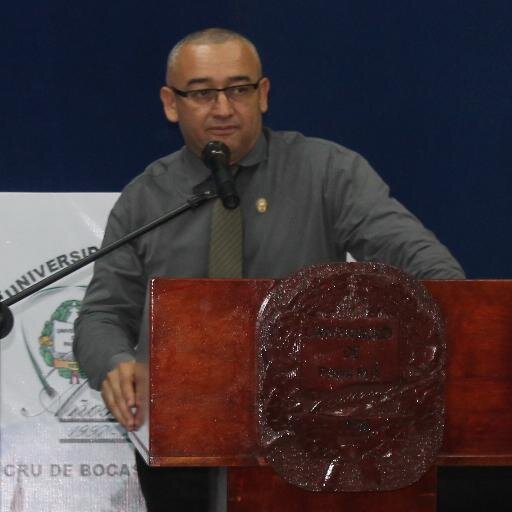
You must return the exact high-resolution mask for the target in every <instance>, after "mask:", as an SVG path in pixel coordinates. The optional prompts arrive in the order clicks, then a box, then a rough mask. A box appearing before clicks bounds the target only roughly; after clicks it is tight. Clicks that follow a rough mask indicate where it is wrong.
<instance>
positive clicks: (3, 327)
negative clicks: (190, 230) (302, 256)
mask: <svg viewBox="0 0 512 512" xmlns="http://www.w3.org/2000/svg"><path fill="white" fill-rule="evenodd" d="M216 197H217V194H215V193H214V192H213V191H211V190H206V191H204V192H202V193H200V194H196V195H194V196H192V197H190V198H189V199H187V201H186V202H185V203H184V204H182V205H181V206H178V208H175V209H174V210H170V211H168V212H166V213H164V214H163V215H162V216H161V217H158V218H157V219H155V220H153V221H151V222H150V223H148V224H146V225H145V226H142V227H140V228H138V229H136V230H135V231H132V232H131V233H128V234H127V235H125V236H123V237H122V238H120V239H119V240H116V241H115V242H112V243H111V244H109V245H106V246H105V247H102V248H101V249H99V250H98V251H96V252H95V253H93V254H90V255H89V256H86V257H85V258H82V259H81V260H80V261H77V262H76V263H74V264H73V265H70V266H69V267H66V268H63V269H62V270H59V271H58V272H56V273H55V274H53V275H51V276H48V277H46V278H45V279H43V280H41V281H39V282H38V283H35V284H33V285H32V286H30V287H28V288H26V289H25V290H22V291H21V292H19V293H17V294H16V295H14V296H13V297H9V298H8V299H6V300H4V301H1V302H0V339H2V338H5V337H6V336H7V335H8V334H9V332H10V331H11V329H12V327H13V325H14V319H13V316H12V312H11V310H10V309H9V306H12V305H13V304H16V303H17V302H19V301H20V300H22V299H25V298H26V297H29V296H30V295H32V294H34V293H36V292H37V291H39V290H41V289H42V288H44V287H46V286H48V285H49V284H52V283H54V282H55V281H58V280H59V279H62V278H63V277H65V276H67V275H69V274H72V273H73V272H75V271H77V270H78V269H80V268H82V267H84V266H85V265H88V264H89V263H92V262H93V261H96V260H97V259H98V258H101V257H102V256H104V255H105V254H108V253H109V252H112V251H113V250H114V249H117V248H118V247H120V246H121V245H124V244H126V243H127V242H130V241H131V240H133V239H134V238H137V237H139V236H141V235H143V234H144V233H147V232H148V231H150V230H152V229H154V228H156V227H157V226H160V224H163V223H164V222H167V221H168V220H170V219H173V218H174V217H177V216H178V215H180V214H182V213H184V212H186V211H188V210H190V209H192V208H197V207H198V206H199V205H201V204H203V203H205V202H206V201H209V200H210V199H214V198H216Z"/></svg>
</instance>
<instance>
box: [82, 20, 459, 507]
mask: <svg viewBox="0 0 512 512" xmlns="http://www.w3.org/2000/svg"><path fill="white" fill-rule="evenodd" d="M269 90H270V81H269V79H268V78H267V77H265V76H264V75H263V72H262V66H261V62H260V58H259V56H258V52H257V50H256V48H255V46H254V45H253V44H252V43H251V42H250V41H249V40H248V39H247V38H245V37H244V36H242V35H240V34H238V33H236V32H232V31H229V30H225V29H216V28H215V29H207V30H203V31H200V32H195V33H193V34H190V35H189V36H187V37H185V38H184V39H183V40H181V41H180V42H179V43H178V44H177V45H176V46H175V47H174V48H173V49H172V51H171V52H170V54H169V58H168V63H167V72H166V85H165V86H164V87H162V88H161V90H160V98H161V100H162V105H163V109H164V112H165V115H166V117H167V119H168V120H169V121H170V122H172V123H178V124H179V127H180V130H181V133H182V135H183V139H184V141H185V146H184V147H183V148H182V149H180V150H179V151H177V152H175V153H172V154H171V155H168V156H166V157H164V158H162V159H160V160H158V161H156V162H154V163H153V164H151V165H150V166H149V167H148V168H147V169H146V170H145V171H144V173H143V174H141V175H139V176H138V177H136V178H135V179H134V180H133V181H132V182H131V183H129V184H128V185H127V187H126V188H125V189H124V190H123V193H122V194H121V196H120V198H119V200H118V201H117V203H116V204H115V206H114V208H113V210H112V212H111V214H110V217H109V221H108V224H107V228H106V232H105V239H104V244H106V243H110V242H112V241H113V240H116V239H118V238H120V237H121V236H123V235H124V234H126V233H128V232H130V231H131V230H133V229H136V228H137V227H139V226H141V225H144V224H146V223H147V222H149V221H151V220H153V219H155V218H157V217H158V216H159V215H161V214H163V213H164V212H165V211H168V210H170V209H172V208H174V207H176V206H178V205H181V204H183V203H184V202H185V200H186V199H187V198H188V197H190V196H191V195H192V194H193V192H194V191H197V190H199V189H200V188H201V187H202V185H203V184H204V183H205V182H207V180H208V178H209V176H210V171H209V170H208V169H207V168H206V166H205V165H204V164H203V162H202V161H201V152H202V150H203V148H204V147H205V145H206V144H207V143H208V142H209V141H211V140H218V141H222V142H224V143H225V144H226V145H227V146H228V147H229V149H230V153H231V162H230V163H231V164H232V165H233V166H236V167H237V168H238V169H239V170H238V172H237V174H236V186H237V190H238V193H239V195H240V198H241V211H242V218H243V233H244V234H243V275H244V276H245V277H267V278H271V277H272V278H278V277H284V276H286V275H288V274H290V273H291V272H294V271H296V270H298V269H300V268H302V267H304V266H306V265H311V264H315V263H324V262H329V261H344V260H345V256H346V253H347V252H350V253H351V254H352V255H353V256H354V257H355V258H356V259H358V260H360V261H379V262H382V263H387V264H391V265H394V266H396V267H399V268H401V269H402V270H404V271H406V272H409V273H410V274H412V275H414V276H416V277H417V278H423V279H424V278H462V277H464V273H463V271H462V269H461V268H460V266H459V264H458V263H457V262H456V261H455V260H454V258H453V257H452V256H451V254H450V253H449V251H448V250H447V249H446V247H444V246H443V245H442V244H441V243H440V242H439V241H438V240H437V238H436V237H435V236H434V235H433V234H432V233H431V232H430V231H428V230H427V229H425V227H424V226H423V225H422V224H421V223H420V222H419V221H418V219H416V217H414V216H413V215H412V214H411V213H410V212H409V211H407V210H406V209H405V208H404V207H403V206H402V205H401V204H400V203H398V202H397V201H396V200H395V199H393V198H392V197H390V195H389V189H388V187H387V186H386V184H385V183H384V182H383V181H382V180H381V178H380V177H379V176H378V175H377V174H376V173H375V171H373V169H372V168H371V167H370V166H369V164H368V163H367V162H366V160H365V159H364V158H362V157H361V156H360V155H358V154H356V153H354V152H352V151H350V150H348V149H347V148H344V147H343V146H339V145H337V144H334V143H331V142H329V141H325V140H321V139H313V138H307V137H304V136H303V135H301V134H300V133H297V132H274V131H272V130H270V129H267V128H263V125H262V115H263V114H264V113H265V112H266V111H267V109H268V96H269ZM262 204H263V205H264V208H263V207H262V206H261V205H262ZM211 218H212V206H211V205H210V204H206V205H204V206H202V207H201V208H198V209H196V210H194V211H190V212H187V213H186V214H184V215H182V216H180V217H179V218H177V219H175V220H174V221H173V222H170V223H167V224H165V225H162V226H160V227H159V228H157V229H155V230H153V231H152V232H150V233H147V234H146V235H144V236H142V237H141V238H139V239H137V240H136V241H134V242H132V243H130V244H128V245H127V246H125V247H123V248H120V249H118V250H116V251H114V252H113V253H111V254H110V255H108V256H107V257H105V258H103V259H102V260H100V261H98V262H97V263H96V266H95V272H94V276H93V279H92V281H91V283H90V285H89V288H88V290H87V293H86V297H85V299H84V302H83V305H82V310H81V314H80V317H79V318H78V320H77V322H76V336H75V342H74V351H75V355H76V357H77V360H78V362H79V364H80V366H81V368H82V369H83V370H85V372H86V373H87V375H88V377H89V381H90V384H91V386H92V387H93V388H95V389H101V394H102V397H103V399H104V401H105V404H106V406H107V407H108V408H109V410H110V411H111V412H112V414H113V415H114V417H115V418H116V419H117V420H118V421H119V423H120V424H121V425H123V426H124V427H125V428H126V429H127V430H129V431H130V430H134V429H137V428H138V427H139V426H140V422H141V416H140V411H139V409H138V406H139V403H138V398H137V397H138V395H137V390H136V386H135V377H134V366H135V365H134V358H135V347H136V346H137V344H138V343H139V342H140V340H141V339H142V338H145V337H146V328H145V327H142V328H141V325H144V322H145V320H146V315H145V297H146V288H147V283H148V280H149V279H150V278H151V277H155V276H171V277H207V276H208V258H209V241H210V227H211V226H210V225H211ZM138 468H139V477H140V480H141V484H142V488H143V493H144V495H145V497H146V501H147V503H148V509H149V510H150V511H158V510H166V511H168V510H173V511H174V510H187V511H191V510H221V509H222V508H223V507H224V506H225V496H222V492H221V493H220V497H219V494H218V493H217V491H215V489H217V488H216V487H215V486H212V485H209V484H208V479H209V478H210V477H209V476H208V470H206V469H202V470H199V469H192V468H184V469H181V468H172V469H166V470H160V469H157V470H151V471H150V470H147V469H145V468H143V467H142V463H141V461H140V460H138ZM214 495H216V496H215V497H213V496H214ZM171 505H172V507H171Z"/></svg>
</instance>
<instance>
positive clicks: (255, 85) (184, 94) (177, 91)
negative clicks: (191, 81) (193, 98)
mask: <svg viewBox="0 0 512 512" xmlns="http://www.w3.org/2000/svg"><path fill="white" fill-rule="evenodd" d="M264 78H265V77H264V76H262V77H260V78H258V80H257V81H256V82H254V83H252V84H237V85H229V86H228V87H223V88H222V89H216V88H215V87H208V88H206V89H194V90H192V91H182V90H180V89H176V87H174V86H172V85H170V86H169V88H170V89H171V90H172V91H173V92H174V93H175V94H177V95H178V96H181V97H182V98H188V97H189V95H190V94H194V93H201V92H205V91H212V92H213V91H215V92H216V93H217V96H218V95H219V93H221V92H224V93H225V92H226V91H229V90H234V89H236V88H238V87H252V88H253V89H254V90H256V89H257V88H258V87H259V86H260V83H261V81H262V80H263V79H264ZM217 96H216V97H215V99H216V98H217Z"/></svg>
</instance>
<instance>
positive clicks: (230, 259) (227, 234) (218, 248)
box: [208, 169, 243, 278]
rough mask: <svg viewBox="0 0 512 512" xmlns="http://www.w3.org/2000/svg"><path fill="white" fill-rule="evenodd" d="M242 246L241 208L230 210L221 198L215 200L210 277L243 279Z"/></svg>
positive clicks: (209, 262) (211, 235) (211, 230)
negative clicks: (225, 206)
mask: <svg viewBox="0 0 512 512" xmlns="http://www.w3.org/2000/svg"><path fill="white" fill-rule="evenodd" d="M237 170H238V169H237ZM235 172H236V171H235ZM242 245H243V229H242V210H241V208H240V207H238V208H235V209H234V210H228V209H227V208H224V206H223V204H222V201H221V200H220V199H219V198H217V199H215V202H214V204H213V211H212V221H211V228H210V257H209V261H208V277H218V278H221V277H225V278H230V277H231V278H237V277H242V258H243V247H242Z"/></svg>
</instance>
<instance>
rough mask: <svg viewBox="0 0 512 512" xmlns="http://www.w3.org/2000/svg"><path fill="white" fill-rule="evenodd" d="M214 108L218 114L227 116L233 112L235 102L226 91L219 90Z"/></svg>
mask: <svg viewBox="0 0 512 512" xmlns="http://www.w3.org/2000/svg"><path fill="white" fill-rule="evenodd" d="M212 108H213V111H214V113H215V115H217V116H222V117H226V116H230V115H231V114H233V104H232V103H231V101H230V100H229V98H228V97H227V95H226V93H225V92H224V91H219V92H218V93H217V98H215V101H214V102H213V107H212Z"/></svg>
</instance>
